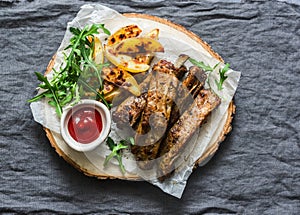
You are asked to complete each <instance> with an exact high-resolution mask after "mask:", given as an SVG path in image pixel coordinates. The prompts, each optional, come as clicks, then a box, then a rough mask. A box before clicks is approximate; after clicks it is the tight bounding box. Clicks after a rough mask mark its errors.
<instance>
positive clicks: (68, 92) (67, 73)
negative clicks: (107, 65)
mask: <svg viewBox="0 0 300 215" xmlns="http://www.w3.org/2000/svg"><path fill="white" fill-rule="evenodd" d="M99 29H102V30H103V32H104V33H106V34H108V35H110V32H109V30H107V29H106V28H105V27H104V25H103V24H93V25H92V26H90V27H89V26H85V27H84V28H83V29H82V30H80V29H78V28H73V27H71V28H70V32H71V33H72V34H73V36H72V38H71V39H70V44H69V46H67V47H66V48H65V50H69V49H70V52H69V54H68V55H66V54H64V55H65V64H62V65H61V67H60V70H59V71H55V70H54V75H53V79H52V80H51V81H50V82H49V81H48V80H47V78H45V77H43V75H42V74H40V73H35V74H36V76H37V78H38V80H40V81H42V84H40V85H39V87H40V88H42V89H45V91H44V92H43V93H41V94H39V95H37V96H35V97H34V98H32V99H30V100H28V101H29V102H34V101H37V100H39V99H41V98H43V97H47V98H49V99H50V101H49V104H50V105H52V106H54V107H56V112H57V114H58V115H59V116H60V115H61V114H62V107H64V106H65V105H66V104H68V103H70V102H71V101H72V100H73V99H74V100H75V101H74V102H78V101H79V99H80V93H79V85H78V83H79V82H80V83H81V84H82V83H84V85H85V87H87V85H88V82H87V81H84V80H82V78H81V79H80V81H79V77H80V76H81V75H82V74H83V73H87V72H88V73H91V74H95V75H96V77H97V79H98V88H99V90H100V91H101V89H102V88H103V85H102V79H101V70H102V67H103V66H104V65H103V64H96V63H95V62H94V61H93V60H92V54H93V50H94V42H90V40H89V39H88V38H89V37H92V38H93V37H94V34H97V33H98V30H99ZM92 41H93V40H92ZM88 89H89V90H91V87H90V88H89V87H88ZM92 92H94V93H95V95H96V96H97V98H98V99H101V100H102V101H103V103H104V104H105V105H107V106H108V107H110V106H109V104H108V103H107V102H106V101H105V99H104V97H103V95H102V94H100V93H98V92H97V90H94V89H93V90H92Z"/></svg>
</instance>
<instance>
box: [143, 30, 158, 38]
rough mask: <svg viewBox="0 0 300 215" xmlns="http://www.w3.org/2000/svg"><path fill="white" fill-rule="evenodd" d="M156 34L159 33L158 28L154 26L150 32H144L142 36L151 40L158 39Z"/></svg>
mask: <svg viewBox="0 0 300 215" xmlns="http://www.w3.org/2000/svg"><path fill="white" fill-rule="evenodd" d="M158 35H159V29H158V28H155V29H153V30H151V31H150V32H148V33H147V34H145V36H144V37H148V38H151V39H153V40H158Z"/></svg>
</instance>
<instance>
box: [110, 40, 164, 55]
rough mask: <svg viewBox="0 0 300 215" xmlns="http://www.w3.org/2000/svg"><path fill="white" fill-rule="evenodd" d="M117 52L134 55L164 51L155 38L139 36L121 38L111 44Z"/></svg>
mask: <svg viewBox="0 0 300 215" xmlns="http://www.w3.org/2000/svg"><path fill="white" fill-rule="evenodd" d="M113 49H114V50H115V52H116V53H118V54H126V55H133V54H134V55H136V54H144V53H145V54H146V53H153V52H164V47H163V46H162V44H161V43H160V42H158V41H157V40H154V39H151V38H146V37H139V38H129V39H126V40H123V41H121V42H119V43H117V44H115V45H114V46H113Z"/></svg>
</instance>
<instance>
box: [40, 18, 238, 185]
mask: <svg viewBox="0 0 300 215" xmlns="http://www.w3.org/2000/svg"><path fill="white" fill-rule="evenodd" d="M123 15H124V16H126V17H128V18H129V19H138V20H147V21H149V20H150V21H153V22H157V23H160V24H164V25H167V26H169V27H171V28H174V29H176V30H177V31H179V32H182V33H183V34H185V35H187V36H188V37H189V38H190V39H192V40H194V41H195V42H196V43H198V44H200V45H201V46H202V47H203V48H204V49H205V50H206V51H208V53H209V54H210V55H211V56H212V57H214V58H215V59H217V60H219V61H222V62H224V61H223V59H222V58H221V57H220V56H219V54H217V53H216V52H214V51H213V50H212V48H211V47H210V46H209V45H208V44H207V43H206V42H204V41H203V40H202V39H201V38H200V37H198V36H197V35H196V34H194V33H192V32H190V31H188V30H187V29H185V28H184V27H183V26H181V25H178V24H175V23H173V22H171V21H169V20H166V19H163V18H159V17H156V16H152V15H147V14H137V13H126V14H123ZM54 59H55V56H54V57H53V58H52V59H51V61H50V62H49V65H48V67H47V70H46V74H47V73H49V72H50V71H51V70H52V67H53V65H54ZM234 113H235V105H234V103H233V101H231V102H230V104H229V107H228V109H227V114H226V115H225V116H224V119H223V120H222V123H221V127H220V129H219V130H220V131H219V135H218V136H217V137H214V141H213V144H211V145H209V146H208V147H207V149H206V151H205V152H204V153H203V154H202V156H201V157H199V158H198V160H197V161H196V163H195V166H194V167H195V168H196V167H198V166H201V165H204V164H205V163H206V162H207V161H208V160H209V159H210V158H211V157H212V156H213V155H214V153H215V152H216V151H217V150H218V147H219V144H220V143H221V142H222V141H224V139H225V137H226V135H227V134H228V133H229V132H230V131H231V129H232V127H231V122H232V119H233V115H234ZM44 130H45V132H46V135H47V137H48V139H49V141H50V143H51V146H52V147H53V148H54V149H55V151H56V152H57V154H58V155H59V156H61V157H62V158H63V159H64V160H65V161H67V162H68V163H69V164H71V165H72V166H73V167H75V168H76V169H78V170H79V171H81V172H82V173H84V174H85V175H87V176H92V177H96V178H98V179H124V180H141V178H140V177H139V176H137V175H133V174H129V173H126V174H125V175H122V174H121V173H118V171H116V172H115V174H107V172H105V171H101V169H99V168H98V167H96V166H95V165H94V164H93V163H92V162H91V161H90V160H89V159H88V158H87V157H86V156H85V154H84V153H81V152H77V151H75V150H72V149H71V148H70V147H68V146H67V144H62V143H61V142H62V141H57V139H58V138H60V134H57V133H55V132H53V131H51V130H49V129H47V128H44Z"/></svg>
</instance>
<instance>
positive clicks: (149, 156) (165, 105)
mask: <svg viewBox="0 0 300 215" xmlns="http://www.w3.org/2000/svg"><path fill="white" fill-rule="evenodd" d="M175 72H176V68H175V67H174V65H173V64H172V63H170V62H168V61H166V60H160V61H159V62H158V63H157V64H156V65H154V66H153V70H152V72H151V73H152V78H151V81H150V84H149V89H148V94H147V102H146V103H147V104H146V107H145V109H144V111H143V113H142V116H141V120H140V122H139V125H138V127H137V130H136V132H137V134H136V135H135V145H134V146H132V147H131V152H132V153H133V154H134V155H135V158H136V160H137V161H138V165H139V167H140V168H142V169H149V168H151V167H152V165H153V163H152V162H151V160H154V159H155V158H156V156H157V154H158V150H159V146H160V142H161V140H162V138H163V136H164V134H165V132H166V129H167V127H168V123H169V119H170V116H171V110H172V105H173V101H174V100H175V98H176V95H177V89H176V88H177V86H178V84H179V80H178V78H177V77H176V75H175Z"/></svg>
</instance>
